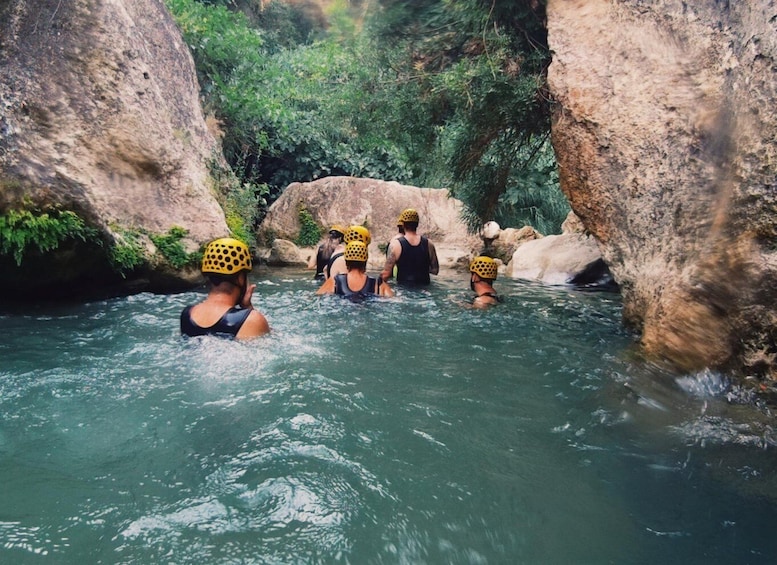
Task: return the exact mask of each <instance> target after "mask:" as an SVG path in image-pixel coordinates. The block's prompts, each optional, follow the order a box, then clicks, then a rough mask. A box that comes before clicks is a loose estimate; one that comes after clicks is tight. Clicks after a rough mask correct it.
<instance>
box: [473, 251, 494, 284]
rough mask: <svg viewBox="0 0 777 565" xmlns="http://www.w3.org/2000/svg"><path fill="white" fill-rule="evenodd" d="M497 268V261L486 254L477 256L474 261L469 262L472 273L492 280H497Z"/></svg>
mask: <svg viewBox="0 0 777 565" xmlns="http://www.w3.org/2000/svg"><path fill="white" fill-rule="evenodd" d="M496 269H497V266H496V261H494V260H493V259H492V258H491V257H486V256H485V255H480V256H479V257H475V258H474V259H473V260H472V263H470V264H469V272H470V273H475V274H476V275H478V276H479V277H480V278H483V279H490V280H492V281H493V280H496Z"/></svg>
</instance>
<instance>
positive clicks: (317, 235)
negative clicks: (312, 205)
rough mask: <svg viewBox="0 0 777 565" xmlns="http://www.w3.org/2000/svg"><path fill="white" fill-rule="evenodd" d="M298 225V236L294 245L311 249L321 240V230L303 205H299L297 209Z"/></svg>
mask: <svg viewBox="0 0 777 565" xmlns="http://www.w3.org/2000/svg"><path fill="white" fill-rule="evenodd" d="M299 223H300V229H299V235H298V236H297V239H296V240H295V243H296V244H297V245H301V246H302V247H312V246H313V245H315V244H317V243H318V242H319V240H320V239H321V234H322V232H323V230H322V229H321V227H320V226H319V225H318V224H317V223H316V221H315V220H314V219H313V216H312V215H311V214H310V212H309V211H308V209H307V208H305V206H304V205H300V207H299Z"/></svg>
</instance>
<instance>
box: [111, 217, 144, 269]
mask: <svg viewBox="0 0 777 565" xmlns="http://www.w3.org/2000/svg"><path fill="white" fill-rule="evenodd" d="M113 229H114V231H115V232H116V236H117V241H116V242H115V243H114V244H113V246H112V247H111V249H110V251H109V252H108V258H109V260H110V262H111V266H112V267H113V269H114V270H115V271H116V272H117V273H119V274H120V275H121V276H122V277H126V276H127V273H129V272H131V271H134V270H135V269H137V268H138V267H140V266H141V265H142V264H143V263H145V261H146V259H145V255H144V253H143V244H142V243H141V241H140V237H141V234H140V233H139V232H136V231H132V230H126V229H121V228H118V227H116V226H113Z"/></svg>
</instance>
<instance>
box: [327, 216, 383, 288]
mask: <svg viewBox="0 0 777 565" xmlns="http://www.w3.org/2000/svg"><path fill="white" fill-rule="evenodd" d="M343 241H344V242H345V245H346V246H347V245H348V244H349V243H350V242H352V241H361V242H363V243H364V245H365V246H366V247H369V246H370V242H371V241H372V236H370V230H368V229H367V228H365V227H364V226H351V227H350V228H348V229H347V230H346V231H345V235H344V236H343ZM324 272H325V273H326V278H327V280H328V279H329V278H330V277H333V276H335V275H339V274H342V273H347V272H348V268H347V267H346V264H345V257H344V256H343V253H339V254H335V255H333V256H332V258H331V259H330V260H329V264H328V265H327V267H326V270H325V271H324Z"/></svg>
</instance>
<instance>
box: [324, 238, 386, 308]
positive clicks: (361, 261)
mask: <svg viewBox="0 0 777 565" xmlns="http://www.w3.org/2000/svg"><path fill="white" fill-rule="evenodd" d="M344 257H345V265H346V269H347V270H348V271H347V272H346V273H340V274H337V275H334V276H332V277H329V278H328V279H327V280H326V282H325V283H324V284H322V285H321V288H319V289H318V291H317V292H316V294H338V295H340V296H344V297H346V298H349V299H350V300H355V301H359V300H363V299H365V298H367V297H369V296H383V297H391V296H394V291H393V290H391V287H389V285H387V284H386V283H385V282H383V281H382V280H381V279H380V277H370V276H368V275H367V245H366V244H365V243H364V242H363V241H359V240H355V241H350V242H348V243H347V244H346V246H345V255H344Z"/></svg>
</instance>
